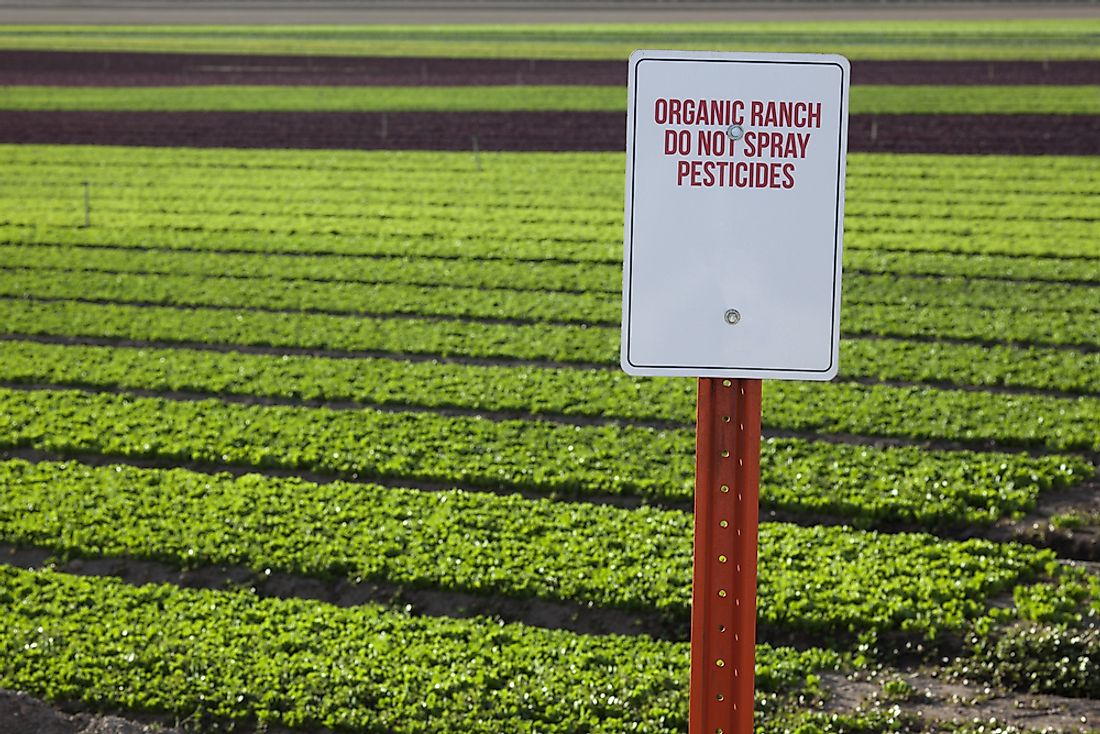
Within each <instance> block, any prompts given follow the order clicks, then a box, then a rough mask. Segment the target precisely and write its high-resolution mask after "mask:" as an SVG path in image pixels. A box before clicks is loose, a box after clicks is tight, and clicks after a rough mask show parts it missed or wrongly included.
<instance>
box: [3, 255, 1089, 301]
mask: <svg viewBox="0 0 1100 734" xmlns="http://www.w3.org/2000/svg"><path fill="white" fill-rule="evenodd" d="M0 265H2V266H4V267H21V268H34V267H41V268H54V269H74V270H92V271H97V270H98V271H104V272H117V273H125V272H140V273H166V274H176V275H221V276H236V277H253V278H274V279H279V280H320V281H333V282H346V283H410V284H414V283H419V284H425V285H444V284H453V283H462V284H463V285H465V286H468V287H484V286H499V284H501V283H506V284H507V287H509V288H514V289H524V290H551V291H583V292H588V293H593V292H607V293H619V291H620V286H621V280H622V268H621V267H620V265H619V263H617V262H616V263H598V262H585V263H583V265H582V264H581V263H574V262H567V261H566V262H561V261H547V260H545V259H539V260H516V259H504V258H495V259H484V258H479V257H476V256H470V257H453V258H436V257H417V256H394V257H369V256H368V257H356V256H348V255H323V254H321V255H309V254H297V255H293V254H288V255H280V254H275V253H271V254H258V253H249V252H216V251H197V252H190V251H187V250H170V249H166V250H157V249H150V250H142V249H138V248H136V247H98V246H96V247H80V246H76V245H50V244H28V245H19V244H0ZM844 272H845V291H846V292H848V291H849V290H850V289H849V287H848V286H849V285H850V284H852V283H853V278H852V277H851V276H852V275H855V274H861V275H896V276H905V275H916V276H942V277H951V276H956V277H962V278H966V279H967V280H965V281H963V282H964V283H968V284H969V285H967V286H966V288H967V289H968V291H969V292H974V291H977V290H981V289H986V288H999V287H1005V288H1009V289H1014V290H1015V289H1016V288H1017V286H1016V285H1015V284H1013V283H1004V284H998V283H993V284H990V285H983V284H979V283H975V282H973V280H974V279H983V280H993V281H997V280H1003V279H1006V278H1008V279H1011V280H1013V281H1037V282H1036V283H1034V284H1028V285H1025V286H1023V287H1024V288H1026V289H1033V288H1035V289H1039V288H1040V286H1041V284H1042V283H1043V282H1044V281H1057V282H1066V281H1068V282H1071V283H1072V282H1074V281H1079V282H1082V283H1086V284H1090V285H1095V284H1096V283H1098V282H1100V260H1096V261H1090V260H1073V259H1066V260H1060V259H1053V258H1035V257H998V256H992V255H953V254H949V253H911V252H874V251H872V250H848V251H846V252H845V253H844ZM855 282H859V279H858V278H856V279H855ZM903 282H904V281H903ZM1041 293H1042V297H1043V299H1044V301H1045V300H1047V299H1051V298H1054V299H1058V298H1065V297H1067V295H1068V294H1078V293H1081V291H1077V290H1072V289H1070V290H1067V289H1055V288H1042V289H1041ZM1086 293H1088V292H1086ZM1073 300H1075V301H1082V300H1083V301H1085V302H1086V303H1087V304H1089V305H1091V299H1089V298H1088V297H1087V295H1086V296H1085V297H1084V298H1080V297H1073Z"/></svg>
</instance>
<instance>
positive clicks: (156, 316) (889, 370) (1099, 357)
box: [0, 299, 1100, 393]
mask: <svg viewBox="0 0 1100 734" xmlns="http://www.w3.org/2000/svg"><path fill="white" fill-rule="evenodd" d="M899 311H900V312H901V313H899V318H904V315H905V314H904V311H905V310H904V309H899ZM1082 323H1084V322H1082ZM1088 323H1091V322H1088ZM0 324H2V328H3V330H4V331H5V332H7V333H9V334H19V335H27V336H33V335H43V336H64V337H91V338H107V339H119V340H127V339H132V340H142V341H153V342H156V341H163V342H174V343H184V344H186V343H196V342H198V343H203V344H208V345H226V346H265V347H275V348H292V349H326V350H330V351H334V352H363V351H370V352H385V353H387V354H390V355H394V356H402V355H405V356H407V355H429V356H434V357H463V358H493V359H501V360H533V361H548V362H563V363H574V364H578V365H580V366H590V365H593V364H598V365H604V366H607V367H610V366H612V365H614V364H615V360H616V357H617V354H618V339H619V330H618V329H613V328H610V327H595V326H588V327H585V326H560V325H553V324H537V323H536V324H530V323H527V324H523V323H519V324H497V323H479V322H474V321H447V320H442V321H441V320H434V319H424V318H379V317H364V316H351V315H329V314H310V313H297V314H295V313H278V312H263V311H231V310H224V309H185V308H165V307H152V306H130V305H114V304H88V303H79V302H73V301H57V302H45V303H42V302H23V301H13V300H6V299H0ZM841 344H842V346H841V365H842V370H843V372H842V374H843V375H844V376H846V377H874V378H878V379H884V380H907V381H919V382H949V383H955V384H959V385H974V384H977V385H1015V386H1025V387H1038V388H1049V389H1055V390H1062V391H1067V392H1085V393H1097V392H1100V370H1098V369H1097V367H1098V366H1100V352H1092V353H1088V354H1081V353H1077V352H1072V351H1068V350H1059V349H1044V348H1041V347H1009V346H992V347H990V346H984V345H971V344H945V343H940V342H935V341H930V342H908V341H900V340H887V339H869V340H859V339H854V340H853V339H845V340H842V342H841Z"/></svg>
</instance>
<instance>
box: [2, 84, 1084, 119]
mask: <svg viewBox="0 0 1100 734" xmlns="http://www.w3.org/2000/svg"><path fill="white" fill-rule="evenodd" d="M0 109H11V110H136V111H149V110H163V111H205V110H219V111H221V110H231V111H276V110H291V111H311V112H312V111H407V110H416V111H431V110H445V111H472V110H493V111H497V110H500V111H512V110H532V111H541V110H564V111H578V110H584V111H588V110H605V111H625V110H626V88H625V87H623V86H615V87H604V86H578V85H573V86H522V85H519V84H516V85H510V86H463V87H454V86H449V87H424V86H418V87H353V86H341V87H325V86H308V87H297V86H277V87H276V86H247V85H241V86H211V85H202V86H174V87H67V88H66V87H32V86H11V87H7V88H6V89H5V90H4V95H3V97H2V98H0ZM849 111H850V113H851V114H853V115H864V114H876V115H893V114H937V115H943V114H1016V115H1020V114H1031V115H1035V114H1060V115H1070V114H1081V115H1095V114H1098V113H1100V87H1097V86H1072V87H1057V86H1046V85H1044V86H1025V87H1020V86H1015V87H1013V86H993V87H974V86H946V87H945V86H913V85H906V86H898V87H893V86H859V85H857V86H855V87H853V88H852V91H851V101H850V103H849Z"/></svg>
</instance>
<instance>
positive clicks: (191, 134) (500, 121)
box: [0, 111, 1100, 155]
mask: <svg viewBox="0 0 1100 734" xmlns="http://www.w3.org/2000/svg"><path fill="white" fill-rule="evenodd" d="M0 143H36V144H80V145H148V146H172V147H193V148H302V149H341V150H452V151H471V152H475V153H476V151H551V152H552V151H622V150H624V149H625V146H626V115H625V113H622V112H116V111H109V112H96V111H70V112H25V111H6V112H0ZM848 149H849V150H850V151H853V152H873V153H955V154H996V155H1098V154H1100V115H853V116H852V117H851V120H850V123H849V136H848Z"/></svg>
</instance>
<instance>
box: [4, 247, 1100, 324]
mask: <svg viewBox="0 0 1100 734" xmlns="http://www.w3.org/2000/svg"><path fill="white" fill-rule="evenodd" d="M273 260H274V261H273ZM299 260H301V261H304V262H298V261H299ZM327 260H331V262H328V261H327ZM234 265H235V266H236V268H234ZM0 267H5V268H10V269H12V270H13V272H8V273H4V272H0V293H4V294H6V295H21V294H27V295H31V294H37V295H44V296H49V297H54V298H81V297H89V298H91V297H95V298H105V299H110V300H119V301H164V302H168V303H183V302H189V303H192V304H200V303H207V304H218V305H242V306H259V307H264V306H270V307H274V308H297V307H301V308H315V309H324V310H333V311H344V312H356V311H360V310H362V311H372V312H375V313H385V312H388V311H389V310H390V309H396V310H397V311H398V312H408V311H410V310H411V311H412V312H414V313H415V312H416V309H415V308H412V309H410V306H411V305H412V304H415V303H417V302H420V301H423V302H425V304H426V305H427V307H428V308H431V306H430V303H431V302H432V301H434V300H435V299H429V298H427V295H428V294H427V292H424V291H422V290H420V291H417V292H416V293H415V294H413V292H411V291H407V290H406V291H402V290H400V289H398V288H386V287H379V286H374V287H373V288H371V289H369V290H368V289H366V288H363V287H361V286H355V285H352V284H366V283H370V284H378V283H386V284H391V283H392V284H403V285H417V286H421V287H423V286H430V287H431V288H432V289H433V291H431V292H432V293H440V294H441V293H442V292H443V291H444V290H447V289H453V288H454V284H459V283H460V284H462V289H455V290H456V291H460V290H461V291H465V293H464V294H463V295H461V296H447V297H441V298H440V299H439V300H440V302H441V303H444V304H445V303H446V301H447V300H452V301H454V302H456V304H458V305H459V306H462V307H466V308H467V309H468V308H469V306H468V304H472V303H474V302H477V301H482V302H487V303H490V304H498V303H500V302H501V301H505V302H507V301H508V300H510V299H515V298H518V296H515V295H511V294H510V293H508V292H502V291H499V290H498V291H496V292H492V293H490V292H484V291H488V290H489V289H501V288H503V289H506V291H515V290H524V291H538V292H539V294H538V297H537V299H534V300H531V297H527V298H528V303H526V304H524V303H522V302H517V303H515V304H514V305H513V306H512V309H511V311H510V312H508V311H506V312H505V313H495V312H494V309H493V308H492V307H490V308H486V309H482V310H480V311H475V310H472V309H470V310H466V311H465V313H468V314H472V315H473V314H476V315H483V316H508V317H513V318H522V317H523V316H524V314H525V313H527V314H530V318H532V319H533V320H551V321H553V320H562V321H574V320H576V321H604V322H617V321H618V317H619V313H618V311H619V297H620V293H621V283H622V270H621V268H620V267H618V266H613V265H603V266H598V265H592V264H588V265H584V266H582V265H580V264H573V265H570V264H566V263H558V262H553V263H547V262H542V263H535V262H517V261H511V260H469V259H454V260H440V259H435V258H411V257H410V258H394V259H381V258H379V259H371V260H366V259H363V258H359V259H356V258H345V257H332V258H325V257H316V256H314V257H309V256H306V257H300V258H298V257H279V256H271V255H268V256H259V255H246V254H220V253H219V254H212V253H188V252H176V253H173V252H163V251H140V252H136V253H135V252H133V251H132V250H131V251H129V254H128V251H127V250H126V249H125V248H121V249H118V248H113V249H100V248H90V247H18V246H8V247H5V246H2V245H0ZM58 269H59V270H63V271H65V272H66V273H69V275H67V276H61V277H59V276H58V275H57V274H56V273H55V272H40V271H41V270H50V271H54V270H58ZM101 270H106V271H108V272H109V273H111V275H101V274H99V271H101ZM227 271H228V272H227ZM73 272H78V273H80V279H79V282H74V281H73V278H72V275H71V273H73ZM116 273H123V274H122V275H116ZM302 275H305V276H306V277H305V278H304V279H303V278H302ZM325 275H328V276H330V277H327V278H326V277H324V276H325ZM311 276H312V277H311ZM318 277H320V282H317V281H318ZM206 278H212V280H206ZM242 278H251V279H255V280H253V281H248V280H241V279H242ZM272 278H274V279H278V280H280V281H282V282H281V283H280V285H279V289H278V291H277V292H272V289H271V288H270V287H266V288H263V289H257V288H256V284H257V283H260V282H264V281H266V280H268V279H272ZM303 281H309V282H303ZM555 286H556V287H555ZM250 289H253V290H259V291H260V292H259V293H257V294H256V297H255V298H254V299H250V300H245V295H244V294H247V293H250V292H251V290H250ZM175 290H184V291H186V292H187V294H188V299H180V298H179V297H178V296H174V295H173V291H175ZM477 291H483V293H482V294H480V295H479V294H478V292H477ZM558 291H565V292H568V293H572V294H574V295H570V296H565V295H563V294H561V293H559V292H558ZM208 292H212V293H213V294H216V295H209V294H208ZM844 299H845V302H846V303H855V304H858V303H905V304H926V305H939V306H948V305H950V306H958V307H963V308H985V309H993V308H1000V309H1004V308H1017V307H1018V308H1022V309H1026V310H1052V311H1070V310H1079V311H1098V310H1100V298H1098V297H1097V291H1096V290H1095V289H1093V288H1092V287H1076V288H1075V287H1073V286H1068V285H1066V284H1063V283H1058V284H1046V283H1021V282H1016V281H1004V280H999V281H998V280H986V279H977V280H975V279H970V278H958V277H939V278H927V277H915V278H911V277H905V276H902V275H865V274H862V273H859V272H856V273H852V272H849V273H848V274H847V275H846V277H845V280H844ZM502 305H503V304H502ZM441 313H446V311H443V312H441Z"/></svg>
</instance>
